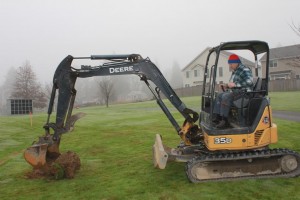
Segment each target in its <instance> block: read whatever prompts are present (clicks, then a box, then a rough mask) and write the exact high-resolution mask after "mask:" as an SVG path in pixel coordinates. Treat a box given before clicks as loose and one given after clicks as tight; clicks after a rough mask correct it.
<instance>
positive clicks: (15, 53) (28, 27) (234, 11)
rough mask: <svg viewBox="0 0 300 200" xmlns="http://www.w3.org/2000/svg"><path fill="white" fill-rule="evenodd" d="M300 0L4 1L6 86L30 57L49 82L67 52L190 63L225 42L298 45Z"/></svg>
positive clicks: (0, 51) (1, 43)
mask: <svg viewBox="0 0 300 200" xmlns="http://www.w3.org/2000/svg"><path fill="white" fill-rule="evenodd" d="M299 10H300V1H299V0H222V1H221V0H0V26H1V29H0V69H1V73H0V84H2V81H3V79H5V76H6V74H7V71H8V69H9V68H10V67H15V68H17V67H19V66H21V65H22V64H23V63H24V62H25V61H26V60H28V61H29V62H30V64H31V65H32V66H33V69H34V71H35V72H36V74H37V76H38V79H39V81H40V82H41V83H46V82H50V81H51V80H52V76H53V74H54V70H55V69H56V67H57V65H58V64H59V63H60V61H61V60H62V59H63V58H64V57H66V56H67V55H73V56H90V55H93V54H130V53H138V54H141V55H142V56H143V57H150V59H151V60H153V61H154V62H155V63H157V64H158V65H159V67H160V68H162V70H163V69H164V68H166V67H171V66H172V64H173V63H174V62H175V61H176V62H178V63H179V65H180V67H181V68H183V67H185V66H186V65H187V64H188V63H189V62H190V61H191V60H192V59H193V58H195V57H196V56H197V55H198V54H199V53H200V52H201V51H202V50H203V49H204V48H206V47H208V46H216V45H218V44H219V43H220V42H225V41H235V40H263V41H266V42H268V43H269V45H270V47H271V48H272V47H278V46H287V45H293V44H299V43H300V37H299V36H297V35H296V34H295V33H294V32H293V31H292V30H291V28H290V27H289V24H291V23H292V22H293V21H294V23H295V24H296V25H299V24H300V12H299Z"/></svg>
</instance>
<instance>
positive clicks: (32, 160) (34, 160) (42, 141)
mask: <svg viewBox="0 0 300 200" xmlns="http://www.w3.org/2000/svg"><path fill="white" fill-rule="evenodd" d="M85 115H86V114H85V113H82V112H79V113H76V114H74V115H72V116H71V117H70V119H69V120H68V121H67V122H66V130H68V131H73V130H74V125H75V122H76V121H77V120H79V119H80V118H82V117H84V116H85ZM59 143H60V140H57V141H56V140H53V135H51V134H46V135H45V136H43V137H39V141H37V142H34V143H33V145H31V146H30V147H29V148H27V149H26V150H25V152H24V158H25V160H26V161H27V162H28V163H29V164H30V165H31V166H32V167H33V168H35V169H40V168H42V167H43V166H44V165H46V163H47V162H49V161H50V162H51V161H54V160H56V159H57V158H58V157H59V155H60V152H59Z"/></svg>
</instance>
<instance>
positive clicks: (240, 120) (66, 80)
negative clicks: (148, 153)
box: [24, 41, 300, 183]
mask: <svg viewBox="0 0 300 200" xmlns="http://www.w3.org/2000/svg"><path fill="white" fill-rule="evenodd" d="M235 50H246V51H249V52H251V53H252V54H253V55H254V58H255V63H256V66H255V76H256V77H255V78H254V79H255V84H254V87H253V90H252V91H242V94H243V95H241V97H240V99H237V100H235V101H234V102H233V105H232V108H231V112H230V117H229V122H230V126H228V127H226V128H223V129H218V128H216V125H215V124H214V122H213V104H214V101H215V98H216V95H217V92H216V87H217V84H216V74H217V70H218V66H219V65H218V64H219V63H218V62H219V57H220V54H221V53H222V52H223V51H235ZM263 54H266V58H267V59H266V68H265V77H258V74H259V73H258V56H259V55H263ZM74 59H92V60H102V61H105V62H104V64H102V65H99V66H81V69H77V68H74V67H72V66H71V64H72V61H73V60H74ZM211 60H212V61H211ZM211 63H212V64H211ZM268 66H269V46H268V44H267V43H266V42H263V41H235V42H226V43H221V44H220V45H219V46H216V47H213V48H211V49H210V51H209V53H208V55H207V59H206V64H205V66H204V78H203V88H202V103H201V112H200V115H199V114H198V113H197V112H195V111H193V110H192V109H189V108H187V107H186V105H185V104H184V103H183V102H182V101H181V100H180V98H179V97H178V96H177V95H176V93H175V92H174V90H173V89H172V88H171V86H170V85H169V83H168V82H167V80H166V79H165V78H164V76H163V75H162V73H161V72H160V71H159V69H158V68H157V67H156V66H155V65H154V64H153V63H152V62H151V61H150V59H149V58H146V59H144V58H142V57H141V56H140V55H138V54H129V55H92V56H90V57H73V56H70V55H69V56H67V57H66V58H65V59H64V60H63V61H62V62H61V63H60V64H59V66H58V67H57V69H56V71H55V74H54V78H53V88H52V93H51V97H50V102H49V107H48V118H47V121H46V124H45V125H44V127H43V128H44V130H45V135H44V136H41V137H39V140H38V141H37V142H34V144H33V145H32V146H30V147H29V148H27V149H26V150H25V152H24V158H25V160H26V161H27V162H28V163H29V164H30V165H32V166H33V168H35V169H39V168H42V167H43V166H44V165H45V164H46V162H47V161H48V160H49V159H55V158H57V157H58V156H59V155H60V152H59V144H60V141H61V136H62V134H64V133H67V132H69V131H71V130H72V129H73V127H74V124H75V122H76V121H77V120H78V119H80V118H81V117H83V116H84V114H83V113H77V114H75V115H72V110H73V106H74V101H75V97H76V89H75V82H76V79H77V78H87V77H92V76H112V75H128V74H135V75H137V76H139V77H140V79H141V81H143V82H145V84H146V85H147V86H148V88H149V89H150V91H151V92H152V94H153V95H154V97H155V98H156V101H157V103H158V105H159V106H160V108H161V109H162V111H163V112H164V114H165V115H166V116H167V118H168V119H169V121H170V122H171V124H172V125H173V127H174V128H175V130H176V132H177V134H178V135H179V136H180V138H181V142H180V143H179V145H178V146H177V147H176V148H170V147H167V146H165V145H164V144H163V142H162V137H161V135H159V134H156V137H155V143H154V145H153V164H154V167H156V168H159V169H164V168H165V167H166V165H167V162H170V161H176V162H185V163H186V168H185V170H186V174H187V177H188V179H189V180H190V181H191V182H193V183H198V182H207V181H222V180H232V179H253V178H271V177H296V176H299V175H300V155H299V153H297V152H295V151H293V150H289V149H285V148H276V149H270V148H269V145H270V144H273V143H276V142H277V140H278V138H277V126H276V124H274V123H273V119H272V109H271V106H270V100H269V98H268V81H269V77H268V74H269V69H268ZM149 81H151V82H152V83H154V85H155V86H156V87H155V88H153V87H152V85H151V84H150V83H149ZM235 89H239V88H235ZM240 90H242V89H240ZM57 91H58V100H57V113H56V121H55V122H50V116H51V114H52V110H53V105H54V100H55V96H56V92H57ZM160 92H162V93H163V95H164V96H165V97H166V98H167V99H168V100H169V101H170V102H171V103H172V105H173V106H174V107H175V108H176V109H177V110H178V111H179V112H180V114H181V115H182V116H183V117H184V123H183V125H182V126H179V124H178V123H177V122H176V120H175V119H174V117H173V116H172V114H171V113H170V111H169V109H168V108H167V106H166V105H165V104H164V102H163V101H162V99H161V96H160ZM198 119H199V121H198ZM197 121H198V125H197ZM51 132H53V133H51Z"/></svg>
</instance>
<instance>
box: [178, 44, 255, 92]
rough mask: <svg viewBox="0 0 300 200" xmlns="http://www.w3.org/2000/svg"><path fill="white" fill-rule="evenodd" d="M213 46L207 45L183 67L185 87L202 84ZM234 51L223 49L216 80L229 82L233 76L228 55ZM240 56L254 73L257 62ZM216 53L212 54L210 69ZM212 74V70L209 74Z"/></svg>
mask: <svg viewBox="0 0 300 200" xmlns="http://www.w3.org/2000/svg"><path fill="white" fill-rule="evenodd" d="M210 49H211V48H209V47H207V48H206V49H204V50H203V51H202V52H201V53H200V54H199V55H198V56H197V57H196V58H194V59H193V60H192V61H191V62H190V63H189V64H188V65H186V67H185V68H183V69H182V70H181V71H182V74H183V85H184V87H192V86H197V85H202V83H203V77H204V66H205V63H206V59H207V55H208V53H209V50H210ZM231 54H232V53H230V52H227V51H222V52H221V53H220V56H219V61H218V69H217V76H216V81H217V83H227V82H228V80H229V78H230V76H231V71H230V70H229V67H228V63H227V61H228V57H229V56H230V55H231ZM239 57H240V60H241V61H242V63H243V64H244V65H246V66H248V67H250V68H251V69H252V72H253V73H254V69H255V63H254V62H251V61H249V60H247V59H245V58H243V57H241V56H240V55H239ZM215 58H216V55H215V53H213V54H212V55H211V56H210V61H209V65H208V66H209V69H211V67H212V66H213V65H214V64H215V63H214V61H215ZM208 75H210V72H209V74H208Z"/></svg>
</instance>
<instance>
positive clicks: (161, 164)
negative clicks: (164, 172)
mask: <svg viewBox="0 0 300 200" xmlns="http://www.w3.org/2000/svg"><path fill="white" fill-rule="evenodd" d="M152 150H153V164H154V167H155V168H159V169H164V168H165V167H166V165H167V161H168V154H167V153H166V151H165V149H164V146H163V144H162V141H161V136H160V135H159V134H156V137H155V143H154V145H153V147H152Z"/></svg>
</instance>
